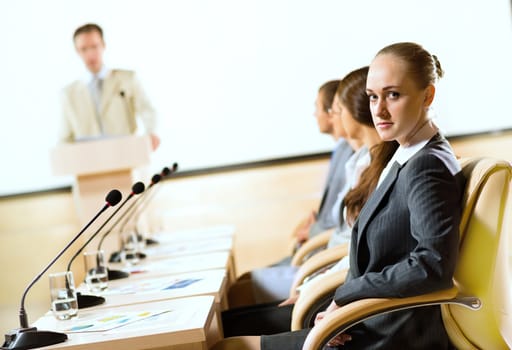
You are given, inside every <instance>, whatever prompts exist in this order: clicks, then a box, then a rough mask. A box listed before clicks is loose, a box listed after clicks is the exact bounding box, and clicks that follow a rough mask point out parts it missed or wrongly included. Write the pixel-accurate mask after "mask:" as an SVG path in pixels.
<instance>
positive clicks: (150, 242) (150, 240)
mask: <svg viewBox="0 0 512 350" xmlns="http://www.w3.org/2000/svg"><path fill="white" fill-rule="evenodd" d="M157 244H160V242H158V241H157V240H156V239H153V238H146V245H157Z"/></svg>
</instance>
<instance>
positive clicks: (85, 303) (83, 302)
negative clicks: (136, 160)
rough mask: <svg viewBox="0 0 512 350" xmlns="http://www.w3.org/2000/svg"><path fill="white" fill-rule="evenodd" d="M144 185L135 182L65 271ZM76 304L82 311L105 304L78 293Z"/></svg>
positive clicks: (99, 299) (101, 298)
mask: <svg viewBox="0 0 512 350" xmlns="http://www.w3.org/2000/svg"><path fill="white" fill-rule="evenodd" d="M144 187H145V186H144V184H143V183H142V182H140V181H139V182H137V183H135V184H134V185H133V186H132V192H131V193H130V194H129V195H128V197H126V199H125V200H124V201H123V203H121V205H119V206H118V207H117V209H116V210H115V211H114V212H113V213H112V215H110V216H109V217H108V218H107V220H105V221H104V222H103V224H102V225H101V226H100V227H99V228H98V229H97V230H96V232H94V233H93V234H92V235H91V237H89V239H88V240H87V241H86V242H85V243H84V244H83V245H82V246H81V247H80V249H78V250H77V252H76V253H75V255H73V257H72V258H71V259H70V260H69V263H68V267H67V271H70V270H71V264H73V261H75V259H76V258H77V257H78V255H80V253H81V252H82V251H83V250H84V248H85V247H86V246H87V245H88V244H89V243H90V242H91V241H92V240H93V239H94V238H95V237H96V236H97V235H98V233H99V232H100V231H101V230H102V229H103V228H104V227H105V225H106V224H107V223H108V222H109V221H110V220H112V218H113V217H114V216H115V215H116V214H117V213H118V212H119V210H121V208H123V206H124V205H125V204H126V202H128V201H129V200H130V199H131V198H132V197H133V196H134V195H136V194H139V193H142V192H144ZM125 274H126V277H128V273H125ZM76 297H77V303H78V308H79V309H84V308H88V307H92V306H96V305H100V304H103V303H104V302H105V298H103V297H100V296H97V295H88V294H82V293H80V292H78V293H76Z"/></svg>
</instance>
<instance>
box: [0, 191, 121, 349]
mask: <svg viewBox="0 0 512 350" xmlns="http://www.w3.org/2000/svg"><path fill="white" fill-rule="evenodd" d="M121 198H122V195H121V192H119V191H118V190H112V191H110V192H109V193H108V194H107V196H106V197H105V201H106V203H105V205H104V206H103V208H102V209H101V210H100V211H99V212H98V213H97V214H96V215H95V216H94V217H93V218H92V219H91V220H90V221H89V222H88V223H87V225H85V226H84V228H82V230H80V232H78V233H77V234H76V236H75V237H74V238H73V239H72V240H71V241H70V242H69V243H68V244H67V245H66V246H65V247H64V248H63V249H62V250H61V251H60V252H59V253H58V254H57V255H56V256H55V257H54V258H53V259H52V261H50V263H49V264H48V265H47V266H46V267H45V268H44V269H43V270H42V271H41V272H40V273H39V274H38V275H37V276H36V277H35V278H34V279H33V280H32V282H30V283H29V285H28V286H27V287H26V288H25V291H24V292H23V295H22V297H21V306H20V313H19V316H20V328H17V329H14V330H11V331H10V332H9V333H7V334H6V335H5V342H4V344H3V345H2V349H20V350H21V349H33V348H38V347H42V346H48V345H53V344H58V343H62V342H64V341H66V340H67V339H68V336H67V335H66V334H64V333H58V332H52V331H40V330H37V327H29V325H28V317H27V313H26V311H25V298H26V296H27V293H28V291H29V290H30V288H32V286H33V285H34V284H35V283H36V282H37V281H38V280H39V279H40V278H41V277H42V276H43V275H44V274H45V273H46V271H48V269H49V268H50V267H51V266H52V265H53V264H54V263H55V262H56V261H57V259H59V258H60V257H61V256H62V254H64V252H65V251H66V250H68V249H69V247H70V246H71V245H72V244H73V243H74V242H75V241H76V240H77V239H78V238H79V237H80V236H81V235H82V233H84V231H85V230H87V228H89V226H90V225H91V224H92V223H93V222H94V221H95V220H96V219H97V218H98V217H99V216H100V215H101V214H102V213H103V212H104V211H105V210H106V209H107V208H108V207H112V206H115V205H116V204H117V203H119V202H120V201H121Z"/></svg>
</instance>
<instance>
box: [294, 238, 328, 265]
mask: <svg viewBox="0 0 512 350" xmlns="http://www.w3.org/2000/svg"><path fill="white" fill-rule="evenodd" d="M333 232H334V229H331V230H327V231H324V232H322V233H319V234H318V235H316V236H314V237H313V238H310V239H308V240H307V241H306V242H304V244H303V245H301V246H300V248H299V249H297V251H295V252H294V253H293V254H292V261H291V265H292V266H300V265H302V264H303V263H304V261H306V260H307V259H309V258H310V257H311V256H313V255H314V254H315V253H317V252H318V251H320V250H323V249H325V247H327V243H328V242H329V239H330V238H331V236H332V234H333Z"/></svg>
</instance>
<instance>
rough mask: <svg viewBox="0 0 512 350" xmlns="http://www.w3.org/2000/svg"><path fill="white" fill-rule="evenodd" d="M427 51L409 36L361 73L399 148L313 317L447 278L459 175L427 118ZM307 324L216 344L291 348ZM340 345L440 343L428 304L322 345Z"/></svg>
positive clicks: (375, 111)
mask: <svg viewBox="0 0 512 350" xmlns="http://www.w3.org/2000/svg"><path fill="white" fill-rule="evenodd" d="M442 74H443V71H442V69H441V66H440V64H439V61H438V60H437V57H435V56H433V55H431V54H430V53H428V52H427V51H426V50H425V49H424V48H423V47H421V46H420V45H417V44H414V43H398V44H393V45H390V46H387V47H385V48H384V49H382V50H381V51H379V53H378V54H377V55H376V56H375V58H374V60H373V61H372V63H371V65H370V70H369V73H368V78H367V84H366V87H367V94H368V96H369V100H370V109H371V112H372V116H373V121H374V124H375V126H376V128H377V130H378V132H379V135H380V137H381V138H382V139H383V140H386V141H390V140H396V141H398V143H399V144H400V147H399V148H398V150H397V151H396V152H395V154H394V155H393V158H392V159H391V161H390V162H389V163H388V166H387V167H386V168H385V169H384V171H383V173H382V175H381V177H380V179H379V184H378V186H377V188H376V190H375V192H374V193H373V194H372V196H371V197H370V198H369V199H368V201H367V203H366V204H365V206H364V207H363V209H362V210H361V212H360V213H359V216H358V219H357V220H356V222H355V224H354V227H353V231H352V239H351V247H350V272H349V275H348V277H347V280H346V282H345V283H344V284H343V285H341V286H340V287H338V289H337V290H336V292H335V294H334V297H333V301H332V303H331V305H330V306H329V307H328V308H327V309H326V311H324V312H321V313H319V314H318V315H317V318H316V322H322V319H323V317H324V316H325V315H326V314H328V313H329V312H332V311H333V310H335V309H337V308H339V307H340V306H342V305H345V304H347V303H350V302H352V301H354V300H358V299H363V298H385V297H408V296H414V295H419V294H423V293H426V292H431V291H435V290H441V289H445V288H448V287H450V286H451V285H452V276H453V272H454V269H455V262H456V260H457V251H458V237H459V232H458V228H459V222H460V212H461V205H460V203H461V198H462V193H463V188H464V184H465V181H464V178H463V176H462V173H461V172H460V166H459V163H458V162H457V160H456V158H455V156H454V154H453V151H452V150H451V147H450V145H449V144H448V142H447V141H446V140H445V139H444V138H443V137H442V136H441V135H440V134H439V132H438V129H437V128H436V126H435V125H434V124H433V123H432V121H431V120H430V119H429V116H428V109H429V107H430V105H431V104H432V101H433V99H434V95H435V87H434V84H435V82H436V80H437V79H438V78H440V77H441V76H442ZM307 333H308V330H303V331H298V332H288V333H280V334H275V335H271V336H261V337H239V338H236V339H233V340H231V339H229V340H226V341H224V342H225V344H224V346H223V347H222V348H224V349H243V348H247V349H259V348H261V349H301V348H302V344H303V342H304V339H305V337H306V336H307ZM331 345H332V346H339V347H340V348H341V349H397V348H401V349H449V348H451V344H450V342H449V339H448V336H447V334H446V332H445V330H444V326H443V322H442V319H441V311H440V308H439V307H438V306H427V307H423V308H417V309H411V310H405V311H397V312H394V313H391V314H387V315H383V316H378V317H374V318H372V319H370V320H367V321H364V322H362V323H360V324H358V325H356V326H354V327H353V328H351V329H350V330H349V331H347V333H346V334H342V335H339V336H338V337H336V338H335V340H334V341H332V342H331Z"/></svg>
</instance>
